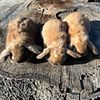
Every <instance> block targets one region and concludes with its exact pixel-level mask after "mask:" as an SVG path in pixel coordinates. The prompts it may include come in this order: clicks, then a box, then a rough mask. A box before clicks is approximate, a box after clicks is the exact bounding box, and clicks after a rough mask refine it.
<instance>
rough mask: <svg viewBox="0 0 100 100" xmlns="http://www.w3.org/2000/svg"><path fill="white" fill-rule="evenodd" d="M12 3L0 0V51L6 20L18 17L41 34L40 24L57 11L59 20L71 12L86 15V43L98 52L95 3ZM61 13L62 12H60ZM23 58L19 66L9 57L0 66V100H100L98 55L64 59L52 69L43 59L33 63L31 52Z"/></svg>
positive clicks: (99, 12)
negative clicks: (30, 24) (87, 26)
mask: <svg viewBox="0 0 100 100" xmlns="http://www.w3.org/2000/svg"><path fill="white" fill-rule="evenodd" d="M10 1H11V2H10ZM15 1H16V2H14V1H13V0H7V1H6V0H4V1H3V0H1V1H0V21H1V22H0V28H1V30H2V33H3V35H0V36H1V37H0V52H1V51H2V50H3V49H4V48H5V43H4V41H5V37H6V33H7V32H6V27H7V24H8V22H9V21H10V20H12V19H14V18H15V17H18V16H26V17H28V18H31V19H32V20H34V21H35V23H36V25H37V28H38V32H39V33H41V28H42V24H44V23H45V21H47V20H48V19H49V18H55V17H56V13H58V12H59V11H61V13H60V15H59V16H60V17H61V19H63V18H64V16H66V15H67V14H68V13H70V12H73V11H80V12H82V13H84V14H85V15H87V16H88V17H89V19H90V20H91V26H92V27H91V32H90V34H89V35H90V40H91V41H92V42H93V43H94V45H95V46H96V47H97V49H98V50H99V51H100V4H99V3H88V2H87V3H86V0H82V2H81V0H76V1H80V3H75V4H73V3H71V4H68V6H67V3H66V7H65V6H62V7H61V6H59V5H56V6H55V4H45V3H44V4H41V2H40V1H39V0H15ZM44 1H45V0H44ZM56 1H57V0H56ZM62 1H64V0H62ZM66 1H67V0H66ZM83 1H84V2H83ZM1 3H4V5H3V4H1ZM1 5H2V6H1ZM44 5H45V6H44ZM65 10H66V12H64V13H62V11H65ZM40 45H42V44H41V43H40ZM27 52H28V51H27ZM29 55H31V57H30V56H29ZM27 57H28V59H29V61H24V62H22V63H13V62H11V60H10V58H8V59H7V60H6V61H5V62H2V63H0V100H99V99H100V57H99V55H98V56H94V55H93V54H92V53H91V52H89V53H88V55H87V56H86V57H83V58H80V59H73V58H71V57H68V59H67V60H66V62H65V64H64V65H59V66H58V65H56V66H53V65H51V64H50V63H49V62H47V61H45V60H44V59H43V60H36V59H35V55H33V54H32V53H31V52H29V53H27Z"/></svg>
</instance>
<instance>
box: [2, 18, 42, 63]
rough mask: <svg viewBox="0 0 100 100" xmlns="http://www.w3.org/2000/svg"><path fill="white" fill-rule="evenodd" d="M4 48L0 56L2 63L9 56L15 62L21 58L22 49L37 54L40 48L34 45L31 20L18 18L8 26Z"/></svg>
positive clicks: (35, 35)
mask: <svg viewBox="0 0 100 100" xmlns="http://www.w3.org/2000/svg"><path fill="white" fill-rule="evenodd" d="M7 33H8V34H7V37H6V48H5V49H4V50H3V51H2V52H1V54H0V61H1V62H2V61H4V60H5V59H6V57H7V56H9V55H10V54H11V58H12V60H13V61H15V62H19V61H20V60H21V59H22V58H23V50H24V48H27V49H29V50H30V51H32V52H33V53H35V54H39V53H40V51H41V47H40V46H38V45H36V37H37V32H36V27H35V24H34V22H33V21H32V20H31V19H28V18H24V17H19V18H16V19H14V20H12V21H11V22H9V24H8V29H7Z"/></svg>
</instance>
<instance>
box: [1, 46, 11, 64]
mask: <svg viewBox="0 0 100 100" xmlns="http://www.w3.org/2000/svg"><path fill="white" fill-rule="evenodd" d="M9 55H10V49H8V48H6V49H4V50H3V51H2V52H1V54H0V62H3V61H5V60H6V59H7V57H8V56H9Z"/></svg>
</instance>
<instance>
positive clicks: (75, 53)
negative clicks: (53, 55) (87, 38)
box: [66, 49, 81, 58]
mask: <svg viewBox="0 0 100 100" xmlns="http://www.w3.org/2000/svg"><path fill="white" fill-rule="evenodd" d="M66 53H67V54H68V55H70V56H72V57H73V58H80V57H81V55H80V54H79V53H77V52H74V51H72V50H71V49H67V50H66Z"/></svg>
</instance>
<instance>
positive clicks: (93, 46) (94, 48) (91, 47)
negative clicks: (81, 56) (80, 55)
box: [89, 40, 99, 55]
mask: <svg viewBox="0 0 100 100" xmlns="http://www.w3.org/2000/svg"><path fill="white" fill-rule="evenodd" d="M89 48H90V49H91V50H92V52H93V54H95V55H98V54H99V52H98V50H97V48H96V47H95V45H94V44H93V43H92V42H91V41H90V40H89Z"/></svg>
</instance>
